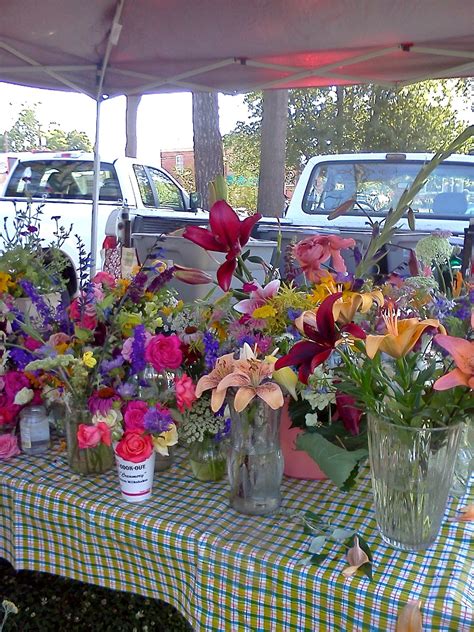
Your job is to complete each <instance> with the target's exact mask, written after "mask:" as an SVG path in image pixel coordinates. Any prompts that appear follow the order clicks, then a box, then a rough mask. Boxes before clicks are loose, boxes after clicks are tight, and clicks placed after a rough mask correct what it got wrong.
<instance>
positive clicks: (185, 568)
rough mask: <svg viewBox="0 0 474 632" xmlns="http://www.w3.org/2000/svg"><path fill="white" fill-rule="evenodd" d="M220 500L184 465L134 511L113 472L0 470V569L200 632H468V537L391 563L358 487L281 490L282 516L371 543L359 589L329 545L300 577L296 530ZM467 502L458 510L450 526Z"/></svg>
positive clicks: (451, 532) (452, 536)
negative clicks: (180, 619) (320, 522)
mask: <svg viewBox="0 0 474 632" xmlns="http://www.w3.org/2000/svg"><path fill="white" fill-rule="evenodd" d="M227 495H228V489H227V481H226V480H223V481H221V482H219V483H212V484H209V483H200V482H198V481H196V480H194V479H193V478H192V476H191V473H190V469H189V466H188V464H187V461H186V459H185V458H184V456H183V454H181V453H179V454H178V458H177V463H176V464H175V465H174V466H173V467H172V468H171V469H170V470H168V471H166V472H161V473H157V474H156V475H155V482H154V490H153V498H152V499H151V500H150V501H148V502H145V503H142V504H128V503H126V502H125V501H123V500H122V499H121V496H120V492H119V487H118V480H117V477H116V473H115V472H113V471H111V472H109V473H108V474H106V475H103V476H100V477H92V478H80V477H78V476H74V475H72V474H71V472H70V471H69V470H68V468H67V465H66V463H65V458H64V456H63V455H61V454H57V453H54V452H51V453H49V454H48V456H47V457H46V458H44V457H43V458H40V457H27V456H21V457H18V458H15V459H13V460H11V461H7V462H0V502H1V511H0V556H2V557H5V558H6V559H8V560H9V561H10V562H11V563H12V564H13V565H14V566H15V567H16V568H17V569H30V570H39V571H47V572H50V573H56V574H58V575H63V576H67V577H71V578H74V579H79V580H82V581H86V582H90V583H93V584H100V585H103V586H107V587H110V588H113V589H118V590H127V591H131V592H134V593H139V594H142V595H146V596H149V597H154V598H160V599H163V600H165V601H167V602H169V603H171V604H172V605H174V606H176V607H177V608H178V610H179V611H180V612H181V613H182V614H183V615H184V616H185V617H186V618H187V619H188V620H189V622H190V623H191V624H192V625H193V626H194V628H195V629H196V631H199V632H200V631H202V630H215V631H219V632H221V631H227V630H229V631H231V632H245V631H252V632H253V631H259V632H260V631H262V632H273V631H278V632H281V631H288V632H290V631H291V632H293V631H308V632H315V631H318V630H319V631H321V632H338V631H340V632H359V631H360V632H385V631H391V630H395V622H396V619H397V616H398V613H399V611H400V610H401V608H402V607H403V606H404V605H405V604H406V603H407V602H408V601H410V600H412V599H420V600H421V601H422V613H423V620H424V626H425V628H424V629H426V630H429V631H430V632H434V631H442V632H468V630H469V631H471V630H473V629H474V622H473V614H472V608H473V602H474V595H473V589H474V586H473V577H472V574H471V564H472V550H473V548H472V541H473V540H472V536H473V533H474V528H473V525H472V524H459V523H451V522H448V521H447V520H445V522H444V525H443V527H442V530H441V534H440V536H439V538H438V540H437V542H436V546H434V547H432V548H431V549H430V550H429V551H427V552H425V553H420V554H409V553H403V552H396V551H394V550H393V549H391V548H389V547H387V546H386V545H385V544H384V543H383V542H382V540H381V539H380V537H379V535H378V533H377V530H376V526H375V521H374V519H373V515H372V509H371V492H370V488H369V481H368V479H365V480H363V481H362V482H361V483H359V485H358V487H357V489H356V490H355V491H353V492H351V493H349V494H345V493H343V492H339V491H338V490H337V489H336V488H335V487H334V485H333V484H332V483H330V482H327V481H322V482H318V481H297V480H291V479H285V480H284V482H283V509H284V510H289V511H305V510H308V509H311V510H312V511H314V512H315V513H317V514H319V515H320V516H321V518H323V519H325V520H328V521H331V523H332V524H334V525H336V526H341V527H347V528H354V529H356V530H357V531H359V533H360V534H361V535H362V536H363V537H364V538H365V539H366V540H367V541H368V543H369V544H370V546H371V549H372V552H373V554H374V578H373V581H372V582H370V581H369V580H368V579H367V578H366V577H365V576H362V575H357V576H354V577H352V578H351V579H345V578H344V577H343V575H342V574H341V572H342V570H343V569H344V568H345V567H346V565H347V563H346V561H345V559H344V554H343V550H342V547H341V546H338V545H334V547H333V548H332V549H331V552H330V555H329V557H328V558H327V559H326V560H325V561H324V562H323V563H322V564H321V565H319V566H316V565H311V566H304V565H301V564H299V563H298V562H299V561H300V560H301V558H302V557H303V556H304V555H306V554H307V550H308V546H309V542H310V537H309V536H306V535H304V534H303V532H302V528H301V526H300V525H296V524H294V523H293V522H291V521H290V520H289V519H288V518H287V517H286V514H280V515H273V516H266V517H250V516H243V515H240V514H238V513H236V512H235V511H233V510H231V509H229V507H228V498H227ZM470 502H472V498H469V497H468V496H465V497H464V498H463V499H456V500H455V501H453V502H452V503H451V504H450V505H449V507H448V510H447V517H448V516H453V515H454V514H455V512H456V511H457V510H458V509H459V507H461V506H464V505H466V504H469V503H470Z"/></svg>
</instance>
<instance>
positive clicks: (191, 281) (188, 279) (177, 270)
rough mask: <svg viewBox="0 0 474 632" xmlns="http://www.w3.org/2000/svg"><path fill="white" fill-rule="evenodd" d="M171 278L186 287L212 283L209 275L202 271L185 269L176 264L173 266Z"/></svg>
mask: <svg viewBox="0 0 474 632" xmlns="http://www.w3.org/2000/svg"><path fill="white" fill-rule="evenodd" d="M173 276H174V277H175V278H176V279H178V280H179V281H182V282H183V283H188V285H204V284H206V283H212V277H211V275H210V274H207V272H204V270H199V268H187V267H185V266H180V265H178V264H176V263H175V264H174V265H173Z"/></svg>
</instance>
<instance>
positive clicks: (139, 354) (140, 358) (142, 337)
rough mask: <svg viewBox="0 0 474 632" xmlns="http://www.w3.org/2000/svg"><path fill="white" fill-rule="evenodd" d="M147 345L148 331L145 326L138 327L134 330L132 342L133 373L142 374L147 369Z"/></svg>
mask: <svg viewBox="0 0 474 632" xmlns="http://www.w3.org/2000/svg"><path fill="white" fill-rule="evenodd" d="M145 344H146V330H145V326H144V325H137V326H136V327H134V329H133V340H132V354H131V363H132V373H133V374H136V373H140V372H141V371H143V370H144V368H145V367H146V361H145Z"/></svg>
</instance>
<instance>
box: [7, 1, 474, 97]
mask: <svg viewBox="0 0 474 632" xmlns="http://www.w3.org/2000/svg"><path fill="white" fill-rule="evenodd" d="M473 22H474V20H473V4H472V0H449V2H447V1H446V0H291V1H288V0H238V1H237V0H220V1H219V2H217V1H216V0H174V1H173V2H157V1H156V0H81V1H78V0H47V2H45V1H43V2H38V0H22V1H21V2H8V3H4V6H2V15H1V21H0V81H6V82H10V83H17V84H21V85H28V86H34V87H40V88H50V89H60V90H65V89H66V90H76V91H80V92H84V93H85V94H88V95H90V96H92V97H94V98H97V96H98V95H99V96H100V94H102V93H103V94H106V95H108V96H110V97H112V96H116V95H119V94H149V93H156V92H176V91H183V90H186V91H189V90H192V91H198V90H212V91H219V92H228V93H229V92H230V93H233V92H247V91H251V90H256V89H263V88H294V87H312V86H324V85H334V84H354V83H379V84H387V85H400V84H402V85H403V84H404V83H413V82H415V81H419V80H423V79H426V78H443V77H462V76H464V77H466V76H472V75H473V74H474V72H473V69H474V28H473ZM104 70H105V72H104Z"/></svg>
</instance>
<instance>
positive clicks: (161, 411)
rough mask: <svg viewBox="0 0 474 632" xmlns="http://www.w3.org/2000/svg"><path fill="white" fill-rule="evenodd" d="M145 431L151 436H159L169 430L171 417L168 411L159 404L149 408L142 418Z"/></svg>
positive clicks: (171, 421)
mask: <svg viewBox="0 0 474 632" xmlns="http://www.w3.org/2000/svg"><path fill="white" fill-rule="evenodd" d="M143 423H144V425H145V430H147V431H148V432H150V433H152V434H161V433H162V432H166V431H167V430H169V429H170V428H171V425H172V423H173V417H172V416H171V413H170V411H169V410H168V409H167V408H165V407H164V406H160V404H156V406H153V407H152V408H149V409H148V411H147V412H146V413H145V416H144V417H143Z"/></svg>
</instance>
